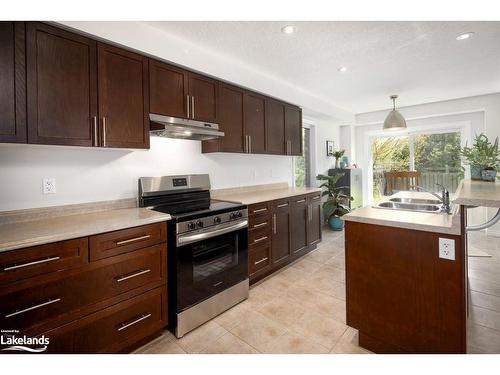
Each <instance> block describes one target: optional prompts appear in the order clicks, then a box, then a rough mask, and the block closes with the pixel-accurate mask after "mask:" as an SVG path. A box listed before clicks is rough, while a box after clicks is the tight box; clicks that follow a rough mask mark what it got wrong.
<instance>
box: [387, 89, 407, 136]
mask: <svg viewBox="0 0 500 375" xmlns="http://www.w3.org/2000/svg"><path fill="white" fill-rule="evenodd" d="M390 98H391V100H392V111H391V112H389V114H388V115H387V117H386V118H385V121H384V130H402V129H406V121H405V118H404V117H403V116H402V115H401V113H399V112H398V111H396V99H397V98H398V96H397V95H391V96H390Z"/></svg>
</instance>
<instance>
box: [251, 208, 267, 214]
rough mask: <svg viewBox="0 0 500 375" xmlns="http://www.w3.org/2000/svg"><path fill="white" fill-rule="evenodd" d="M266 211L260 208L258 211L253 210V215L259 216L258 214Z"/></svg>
mask: <svg viewBox="0 0 500 375" xmlns="http://www.w3.org/2000/svg"><path fill="white" fill-rule="evenodd" d="M264 211H267V208H259V209H257V210H253V213H254V214H257V213H259V212H264Z"/></svg>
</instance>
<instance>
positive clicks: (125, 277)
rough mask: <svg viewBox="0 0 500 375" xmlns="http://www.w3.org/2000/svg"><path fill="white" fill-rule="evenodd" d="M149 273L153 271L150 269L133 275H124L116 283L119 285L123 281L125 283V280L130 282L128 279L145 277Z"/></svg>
mask: <svg viewBox="0 0 500 375" xmlns="http://www.w3.org/2000/svg"><path fill="white" fill-rule="evenodd" d="M148 272H151V269H149V268H148V269H147V270H141V271H139V272H135V273H132V274H128V275H123V276H120V277H118V278H117V279H116V282H117V283H121V282H122V281H125V280H128V279H132V278H133V277H137V276H141V275H144V274H145V273H148Z"/></svg>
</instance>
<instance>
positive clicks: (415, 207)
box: [376, 201, 441, 213]
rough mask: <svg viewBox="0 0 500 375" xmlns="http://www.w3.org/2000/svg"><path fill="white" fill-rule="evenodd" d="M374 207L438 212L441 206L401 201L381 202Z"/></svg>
mask: <svg viewBox="0 0 500 375" xmlns="http://www.w3.org/2000/svg"><path fill="white" fill-rule="evenodd" d="M376 207H379V208H386V209H390V210H405V211H415V212H435V213H438V212H440V210H441V207H440V206H439V205H437V204H418V203H403V202H394V201H392V202H391V201H388V202H382V203H379V204H378V205H377V206H376Z"/></svg>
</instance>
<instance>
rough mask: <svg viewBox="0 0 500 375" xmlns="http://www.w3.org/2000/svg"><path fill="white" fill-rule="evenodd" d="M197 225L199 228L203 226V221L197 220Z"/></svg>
mask: <svg viewBox="0 0 500 375" xmlns="http://www.w3.org/2000/svg"><path fill="white" fill-rule="evenodd" d="M196 226H197V227H198V228H203V221H201V220H198V221H197V222H196Z"/></svg>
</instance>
